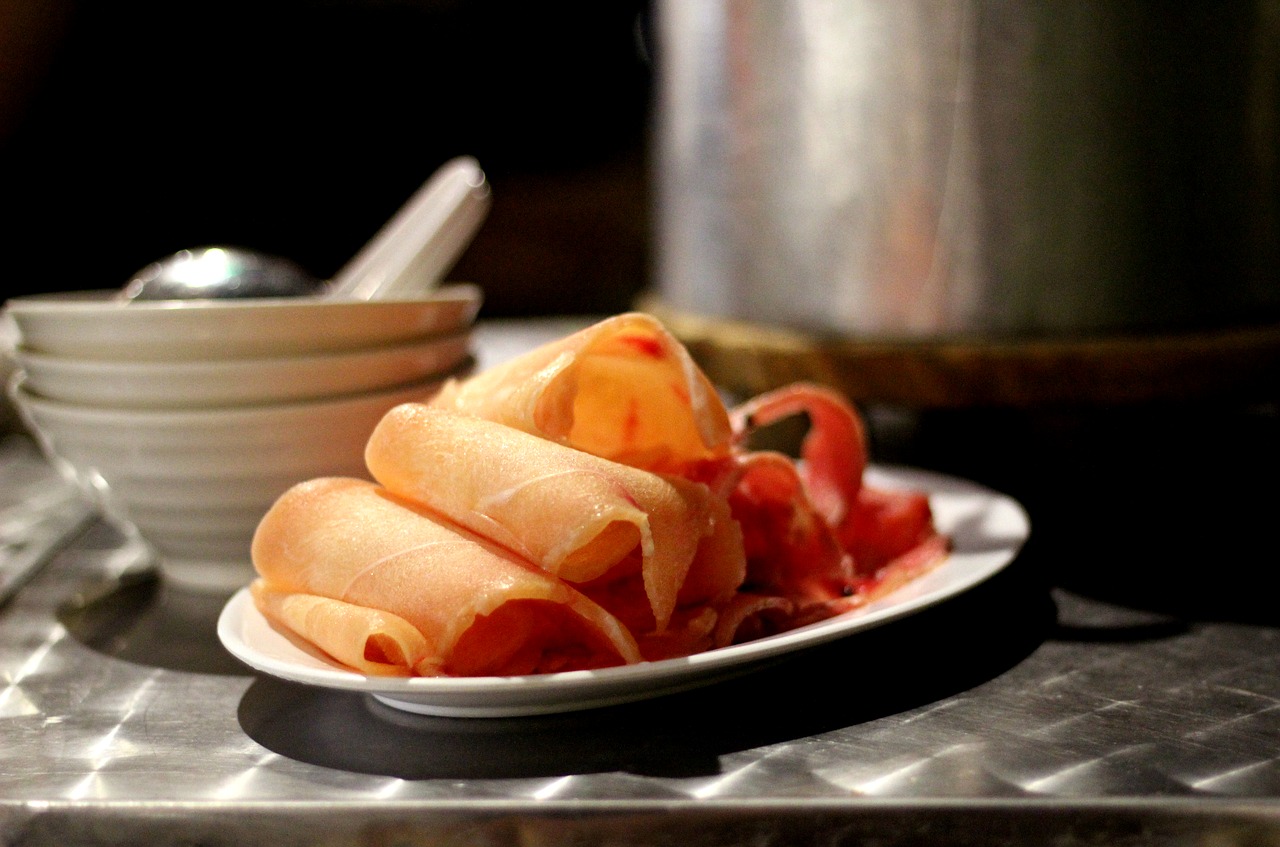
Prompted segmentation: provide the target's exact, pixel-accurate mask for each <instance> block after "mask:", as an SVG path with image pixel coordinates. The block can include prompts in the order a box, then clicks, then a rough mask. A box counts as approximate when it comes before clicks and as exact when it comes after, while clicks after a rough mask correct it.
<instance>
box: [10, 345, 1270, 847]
mask: <svg viewBox="0 0 1280 847" xmlns="http://www.w3.org/2000/svg"><path fill="white" fill-rule="evenodd" d="M564 328H565V326H563V325H556V326H555V328H554V329H553V330H551V333H550V334H553V335H554V334H558V333H559V332H560V331H561V330H562V329H564ZM512 331H514V330H513V328H512V327H503V328H502V329H501V330H500V332H499V334H498V337H497V338H492V337H491V336H490V335H488V334H487V331H486V330H484V329H482V331H481V332H480V333H479V335H478V343H480V344H484V343H485V341H486V339H491V340H494V341H496V342H498V343H497V345H496V347H497V348H500V349H499V353H500V354H501V355H507V354H508V353H509V352H511V351H515V350H518V349H519V348H520V347H521V346H522V344H521V342H520V341H519V340H518V339H517V338H516V337H514V336H512V334H511V332H512ZM545 334H546V333H545V328H544V332H543V334H541V335H537V334H535V335H533V336H524V338H525V341H526V342H531V341H534V340H540V339H541V338H543V337H544V336H545ZM490 349H494V348H490ZM892 418H893V416H892V415H889V414H885V413H880V414H876V415H872V417H871V420H870V422H871V424H872V429H873V430H874V431H876V432H880V433H882V434H889V433H898V434H899V435H902V437H903V440H902V442H901V445H909V448H910V454H911V455H913V456H914V457H916V458H917V459H919V460H921V461H924V462H926V463H928V464H930V465H934V464H937V465H938V466H945V467H942V469H943V470H946V471H949V472H951V471H954V472H961V473H969V472H972V471H974V469H976V468H983V467H985V468H987V469H988V473H990V474H992V475H991V476H989V477H988V478H987V479H986V480H985V481H987V482H988V483H990V484H993V485H996V486H998V487H1006V483H1008V484H1009V486H1008V487H1009V488H1010V489H1011V490H1013V491H1014V493H1016V494H1018V496H1020V497H1021V498H1022V499H1024V502H1026V503H1027V505H1028V507H1029V509H1030V510H1031V512H1032V520H1033V527H1034V529H1033V536H1032V539H1031V542H1030V543H1029V545H1028V548H1027V550H1026V551H1025V553H1024V554H1023V555H1022V556H1021V557H1020V558H1019V560H1018V561H1017V562H1015V563H1014V565H1012V566H1011V567H1010V568H1009V569H1008V570H1006V571H1005V572H1003V573H1001V574H1000V575H998V576H997V577H996V578H994V579H992V580H991V581H989V582H988V583H985V584H983V585H981V586H979V587H977V588H976V589H974V590H972V591H970V592H968V593H966V594H964V595H961V596H960V597H957V598H955V599H954V600H952V601H949V602H947V603H945V604H943V605H941V606H939V607H937V608H934V609H930V610H928V611H926V612H924V613H921V614H918V615H915V616H913V617H911V618H908V619H905V620H902V621H899V622H896V623H893V624H891V625H888V626H885V627H883V628H881V629H878V630H873V631H871V632H868V633H864V634H861V635H858V636H856V637H853V638H849V639H846V640H845V641H842V642H838V643H836V644H831V645H827V646H825V647H822V648H819V649H815V650H813V651H811V652H809V653H806V654H804V655H802V656H797V657H795V659H794V660H793V661H788V662H786V663H783V664H781V665H778V666H775V667H772V668H769V669H767V670H762V671H761V672H759V673H757V674H753V675H750V676H747V677H743V678H740V679H738V680H734V681H731V682H728V683H725V684H723V685H717V686H714V687H712V688H709V689H705V690H701V691H696V692H689V693H686V694H680V695H675V696H671V697H667V698H663V699H661V700H657V701H652V702H650V703H645V704H634V705H631V706H620V707H615V708H609V709H601V710H596V711H592V712H584V713H578V714H574V715H562V716H548V717H539V718H521V719H493V720H468V719H449V718H431V717H426V716H418V715H410V714H406V713H401V712H397V711H395V710H392V709H390V708H388V707H385V706H381V705H379V704H378V703H376V702H375V701H373V700H371V699H368V698H365V697H363V696H361V695H358V694H350V693H342V692H334V691H326V690H320V689H311V688H306V687H303V686H298V685H294V684H289V683H285V682H281V681H277V680H273V679H270V678H267V677H260V676H256V675H254V674H252V673H250V672H249V671H248V670H247V669H246V668H244V667H243V666H241V665H239V664H238V663H237V662H235V661H234V660H233V659H232V658H231V657H230V656H229V655H228V654H227V653H226V652H225V651H224V650H223V649H222V648H221V645H220V644H219V643H218V642H217V639H216V635H215V631H214V624H215V620H216V616H217V614H218V612H219V610H220V609H221V606H222V603H223V601H224V600H225V597H223V596H221V595H218V594H202V593H193V592H190V591H185V590H182V589H180V588H176V587H173V586H169V585H166V584H164V583H163V582H159V581H157V580H155V579H153V578H150V577H148V575H147V573H146V572H145V571H141V572H131V571H130V569H129V564H130V559H131V557H133V556H135V555H136V554H135V553H134V552H132V551H131V549H130V547H129V545H128V544H127V543H126V542H125V541H124V540H122V539H121V538H120V537H119V536H118V535H117V534H116V533H115V532H114V531H113V530H111V529H110V528H109V527H108V526H107V525H106V524H96V525H94V526H92V527H91V528H90V529H89V530H88V531H87V532H86V533H85V534H83V535H82V536H79V537H78V538H76V539H75V540H74V541H73V542H72V543H71V544H70V545H69V546H67V547H66V548H64V549H63V550H61V551H60V552H59V553H57V554H56V556H55V557H54V558H53V560H52V561H51V562H50V564H49V565H48V567H47V568H45V569H44V570H43V571H42V572H41V573H40V574H39V575H37V576H36V577H35V578H34V579H32V580H31V581H30V582H28V583H27V584H26V585H24V586H23V587H22V589H21V590H20V591H19V592H18V593H17V594H16V595H15V596H14V598H13V599H12V600H11V602H10V603H9V604H8V605H6V606H5V607H3V608H0V843H3V844H13V845H19V844H20V845H46V844H48V845H55V844H56V845H66V844H139V843H145V844H174V845H178V844H182V845H190V844H196V843H199V844H207V845H222V844H227V845H231V844H236V845H259V844H261V845H273V847H291V845H304V844H308V845H314V844H324V845H346V844H353V845H355V844H361V845H367V844H386V845H397V844H419V843H431V844H459V845H463V844H466V845H475V844H486V845H487V844H494V845H496V844H520V845H538V844H548V845H550V844H556V845H563V844H566V843H610V844H627V845H632V844H634V845H641V844H689V843H698V844H700V845H701V844H710V845H721V844H723V845H730V844H744V843H749V844H753V845H773V844H797V843H799V844H846V843H847V844H855V843H882V844H930V845H936V844H944V845H946V844H951V845H970V844H972V845H979V844H981V845H1002V844H1008V845H1023V844H1044V843H1053V844H1055V845H1077V844H1078V845H1096V844H1108V845H1147V844H1161V845H1165V844H1168V845H1184V844H1185V845H1193V844H1195V845H1202V844H1209V843H1212V844H1251V845H1252V844H1275V843H1280V626H1277V620H1278V619H1277V617H1276V615H1275V613H1274V604H1273V602H1272V601H1271V600H1270V599H1269V597H1268V596H1266V595H1265V594H1264V593H1263V592H1260V591H1258V590H1256V587H1257V586H1259V585H1263V584H1266V583H1264V582H1260V581H1258V578H1257V576H1256V574H1257V572H1258V570H1259V569H1261V568H1264V567H1266V566H1267V565H1266V560H1265V559H1263V558H1257V557H1256V555H1255V554H1258V552H1259V551H1264V550H1269V549H1271V548H1270V546H1269V545H1268V543H1267V542H1268V539H1270V538H1271V536H1272V534H1273V533H1272V531H1271V530H1270V529H1269V527H1270V526H1271V525H1273V520H1270V519H1269V518H1268V517H1267V516H1271V518H1273V517H1274V508H1275V505H1276V498H1275V494H1274V492H1271V493H1264V494H1262V495H1249V494H1247V493H1246V490H1245V488H1243V487H1238V486H1237V484H1236V483H1237V481H1238V480H1241V479H1250V478H1253V477H1256V476H1263V477H1266V478H1269V479H1274V478H1275V476H1276V475H1277V472H1278V471H1280V462H1277V454H1278V453H1280V448H1278V447H1277V445H1278V444H1280V440H1278V439H1277V438H1276V436H1277V432H1278V430H1280V423H1278V422H1280V416H1278V415H1277V410H1276V409H1274V408H1266V409H1263V410H1260V411H1259V410H1254V411H1250V412H1249V413H1248V414H1246V415H1244V416H1235V415H1229V416H1227V417H1226V418H1220V416H1216V415H1215V416H1213V417H1209V416H1205V417H1196V416H1191V415H1185V414H1184V415H1183V416H1181V418H1179V419H1177V420H1171V419H1169V418H1168V415H1167V414H1166V413H1165V411H1164V410H1158V411H1157V412H1153V413H1152V415H1151V417H1141V418H1131V419H1129V423H1128V424H1126V425H1123V426H1119V425H1116V424H1114V423H1112V424H1110V425H1108V426H1107V427H1106V428H1105V430H1104V431H1103V432H1102V433H1100V434H1097V435H1090V434H1089V431H1088V430H1087V429H1086V430H1084V431H1083V433H1076V432H1073V433H1072V435H1071V438H1069V439H1064V440H1063V441H1062V443H1064V444H1066V443H1069V444H1070V445H1072V446H1069V447H1059V448H1058V449H1056V450H1055V451H1054V452H1052V453H1047V452H1046V451H1045V450H1044V449H1043V448H1044V442H1043V440H1042V437H1043V436H1045V435H1046V433H1048V432H1050V431H1051V430H1052V428H1053V427H1054V426H1060V424H1059V423H1057V422H1055V423H1053V424H1052V425H1049V426H1045V427H1042V428H1040V429H1038V430H1036V431H1034V432H1032V433H1031V434H1030V435H1029V436H1027V437H1026V438H1025V440H1022V439H1020V438H1019V437H1017V436H1016V435H1014V433H1019V432H1024V430H1023V429H1021V428H1020V425H1014V424H1011V423H1009V421H1011V420H1012V421H1020V420H1021V417H1020V416H1011V417H1010V418H1008V419H1003V420H1005V421H1006V422H1005V423H1003V424H1002V423H1001V421H1000V420H986V419H982V420H979V421H977V422H975V424H974V425H972V426H970V425H964V424H961V423H959V422H960V421H964V420H969V419H968V418H966V417H964V416H957V417H954V418H947V419H946V420H945V421H943V424H944V430H945V432H946V433H947V434H948V438H946V439H939V438H938V437H937V436H936V435H931V434H930V424H929V423H928V422H924V423H917V424H911V425H909V426H903V425H901V424H902V421H901V420H899V421H898V422H897V424H896V425H895V424H894V421H893V420H892ZM1219 419H1222V420H1224V421H1225V422H1224V423H1222V424H1221V425H1219V426H1217V427H1215V426H1214V425H1213V424H1212V423H1211V421H1213V420H1219ZM1152 421H1165V424H1164V425H1163V426H1162V427H1161V426H1153V425H1152ZM913 427H918V428H916V429H914V430H913ZM1188 432H1192V433H1195V434H1196V438H1197V439H1200V440H1201V441H1200V442H1198V443H1203V444H1212V445H1214V447H1215V456H1216V461H1214V462H1205V461H1199V460H1196V461H1192V462H1186V461H1179V462H1171V461H1170V459H1169V457H1170V456H1173V455H1176V453H1177V451H1176V450H1175V449H1171V448H1173V447H1176V446H1177V445H1183V446H1185V445H1186V444H1187V443H1188V440H1189V439H1188V438H1187V433H1188ZM1104 445H1110V446H1109V448H1108V449H1105V450H1104V449H1103V447H1104ZM875 448H876V450H877V452H878V453H879V455H881V456H891V457H894V456H898V455H905V454H906V451H905V450H904V449H902V447H901V446H900V445H899V444H896V443H895V442H894V441H893V440H892V439H891V438H888V437H882V438H881V439H880V440H878V441H877V443H876V444H875ZM1118 455H1121V456H1130V458H1129V459H1128V460H1127V461H1126V462H1125V463H1124V464H1121V465H1115V464H1112V462H1113V461H1115V456H1118ZM1001 456H1003V457H1004V461H1002V462H998V463H996V460H997V459H998V458H999V457H1001ZM943 457H950V458H948V459H945V460H944V459H943ZM1244 457H1250V461H1248V462H1244V461H1241V459H1242V458H1244ZM0 459H2V460H3V465H2V466H0V478H3V479H5V480H6V481H7V480H10V479H22V480H25V481H26V483H27V485H29V484H30V483H32V482H37V481H38V480H39V479H40V477H41V475H42V474H48V475H50V476H49V477H48V478H49V479H50V480H53V479H54V477H53V476H52V475H51V471H49V469H48V468H47V467H46V466H44V465H43V460H42V459H40V457H39V455H38V453H36V452H35V450H34V448H33V447H29V448H27V449H12V450H6V451H4V452H2V453H0ZM993 463H994V464H993ZM997 466H998V467H1000V468H1003V469H1005V470H1007V471H1008V472H1010V473H1011V474H1012V473H1013V472H1015V471H1016V475H1010V476H1008V477H1001V476H1000V475H999V474H998V473H996V472H995V471H994V470H993V469H994V468H996V467H997ZM1069 472H1073V473H1074V474H1075V476H1074V477H1071V476H1069V475H1068V474H1069ZM1069 479H1070V480H1075V482H1072V484H1071V485H1069V486H1068V485H1065V484H1064V481H1066V480H1069ZM1144 480H1146V481H1145V482H1144ZM1018 481H1021V482H1018ZM1028 481H1030V482H1034V483H1035V484H1034V485H1032V484H1028ZM1023 485H1025V486H1026V487H1021V486H1023ZM18 490H25V491H28V492H29V491H30V488H29V487H27V486H26V485H24V487H23V488H22V489H18V488H9V487H8V486H4V487H0V507H3V506H5V505H8V504H9V501H8V500H4V499H3V498H11V497H14V496H16V495H15V494H14V493H13V492H15V491H18ZM1179 503H1181V504H1183V506H1181V507H1179V506H1178V505H1177V504H1179ZM1195 516H1198V517H1199V518H1200V519H1202V520H1203V524H1202V525H1201V524H1198V523H1197V522H1196V521H1195V520H1193V517H1195ZM1229 518H1230V519H1229ZM1232 520H1234V521H1235V523H1234V524H1233V523H1232ZM1269 520H1270V523H1268V521H1269ZM1224 527H1229V531H1227V530H1226V529H1224ZM1118 528H1127V534H1121V535H1118V536H1117V535H1116V530H1117V529H1118ZM121 573H124V574H126V575H128V574H131V573H132V576H126V577H124V578H121V577H120V576H119V574H121Z"/></svg>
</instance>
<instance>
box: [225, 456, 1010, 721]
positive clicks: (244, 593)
mask: <svg viewBox="0 0 1280 847" xmlns="http://www.w3.org/2000/svg"><path fill="white" fill-rule="evenodd" d="M867 481H868V482H869V483H871V484H874V485H880V486H884V487H893V488H912V489H916V490H922V491H926V492H928V494H929V499H930V502H931V504H932V506H933V510H934V518H935V521H936V523H937V526H938V528H939V529H940V530H941V531H942V532H944V533H947V534H949V535H950V536H951V538H952V541H953V543H954V549H953V551H952V553H951V555H950V556H949V557H948V558H947V560H946V561H944V562H943V563H942V564H941V565H939V566H938V567H937V568H935V569H934V570H932V571H930V572H929V573H927V574H925V575H924V576H922V577H920V578H918V579H916V580H914V581H913V582H911V583H910V584H908V585H906V586H904V587H903V588H901V589H899V590H898V591H895V592H893V593H892V594H889V595H886V596H885V597H883V598H881V599H880V600H877V601H876V602H874V603H871V604H869V605H868V606H866V607H864V608H862V609H858V610H856V611H853V612H849V613H846V614H844V615H840V616H838V617H835V618H831V619H829V620H825V621H821V622H819V623H816V624H811V625H809V626H806V627H802V628H800V629H795V630H791V631H790V632H785V633H781V634H779V635H773V636H769V637H766V638H761V639H758V640H756V641H750V642H747V643H745V644H735V645H733V646H731V647H722V648H720V649H718V650H708V651H707V652H705V653H699V654H697V655H694V656H689V657H687V658H682V659H667V660H664V661H660V662H644V663H641V664H637V665H628V666H625V667H617V668H605V669H603V670H597V671H571V672H568V673H556V674H541V675H531V676H519V677H475V678H452V677H445V678H441V677H413V678H376V677H367V676H364V675H363V674H359V673H355V672H353V671H350V670H347V669H345V668H343V667H342V666H340V665H338V664H335V663H334V662H332V661H330V660H328V659H326V658H325V657H324V656H323V655H322V654H320V653H319V652H318V651H314V650H311V649H310V648H308V647H306V646H303V645H301V643H300V642H299V641H297V640H296V639H291V638H289V637H287V636H285V635H284V634H282V633H281V632H279V631H277V630H276V629H275V628H273V627H272V626H271V625H270V624H269V623H267V621H266V619H265V618H264V617H263V616H262V615H261V614H260V613H259V612H258V610H257V608H256V607H255V606H254V605H253V601H252V599H251V598H250V596H249V592H248V589H247V588H246V589H242V590H240V591H239V592H237V593H236V594H235V596H233V597H232V598H231V600H230V601H229V602H228V603H227V605H226V607H225V608H224V609H223V611H222V615H221V616H220V617H219V619H218V637H219V638H220V639H221V640H222V643H223V645H224V646H225V647H226V648H227V649H228V650H229V651H230V652H231V653H232V655H234V656H236V657H237V658H239V659H240V660H241V661H243V662H244V663H245V664H247V665H249V666H250V667H252V668H255V669H256V670H259V671H262V672H263V673H266V674H269V675H272V676H275V677H279V678H281V679H285V680H289V681H292V682H300V683H304V684H308V685H316V686H322V687H326V688H334V689H342V690H351V691H362V692H365V693H367V694H371V695H372V696H373V697H375V698H376V699H378V700H379V701H381V702H383V703H385V704H386V705H388V706H392V707H394V708H397V709H402V710H405V711H409V712H415V713H418V714H427V715H442V716H447V717H512V716H520V715H538V714H550V713H554V712H569V711H575V710H579V709H589V708H595V707H598V706H609V705H615V704H618V703H626V702H630V701H634V700H641V699H645V698H650V697H657V696H660V695H664V694H671V693H674V692H677V691H682V690H686V689H689V688H694V687H697V686H702V685H707V684H710V683H712V682H716V681H718V680H722V679H726V678H729V677H732V676H737V675H739V674H742V673H746V672H748V671H750V670H752V669H754V668H757V667H760V666H763V665H764V664H765V663H767V662H771V661H773V660H776V659H779V658H782V657H784V656H786V655H787V654H789V653H793V652H796V651H799V650H802V649H804V648H808V647H813V646H816V645H819V644H822V643H825V642H828V641H832V640H834V639H837V638H843V637H846V636H849V635H852V634H854V633H857V632H860V631H863V630H866V629H870V628H872V627H874V626H878V625H880V624H883V623H886V622H888V621H891V620H895V619H898V618H902V617H905V616H906V615H910V614H912V613H915V612H918V611H920V610H921V609H924V608H926V607H928V606H932V605H934V604H936V603H939V602H941V601H943V600H946V599H948V598H950V597H953V596H955V595H957V594H959V593H961V592H963V591H966V590H967V589H969V588H972V587H973V586H975V585H977V584H978V583H980V582H982V581H984V580H986V579H988V578H989V577H991V576H992V575H994V574H996V573H998V572H999V571H1000V570H1002V569H1003V568H1004V567H1005V566H1007V565H1008V564H1009V563H1010V562H1012V561H1013V560H1014V557H1015V556H1016V555H1017V553H1018V551H1019V550H1020V549H1021V548H1022V545H1023V544H1024V543H1025V542H1026V540H1027V537H1028V536H1029V534H1030V531H1031V523H1030V520H1029V519H1028V517H1027V514H1026V511H1025V510H1024V509H1023V508H1022V506H1021V505H1020V504H1019V503H1017V502H1016V501H1015V500H1013V499H1012V498H1010V497H1007V496H1005V495H1003V494H1000V493H997V492H995V491H992V490H990V489H988V488H984V487H982V486H980V485H977V484H976V483H972V482H969V481H966V480H961V479H957V478H954V477H949V476H943V475H941V474H935V473H929V472H925V471H918V470H913V469H904V468H893V469H889V468H871V469H869V471H868V473H867Z"/></svg>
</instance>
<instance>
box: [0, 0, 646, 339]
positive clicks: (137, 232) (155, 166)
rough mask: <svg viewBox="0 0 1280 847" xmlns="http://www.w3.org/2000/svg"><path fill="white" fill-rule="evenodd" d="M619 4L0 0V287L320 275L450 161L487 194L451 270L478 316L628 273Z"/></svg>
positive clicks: (641, 96)
mask: <svg viewBox="0 0 1280 847" xmlns="http://www.w3.org/2000/svg"><path fill="white" fill-rule="evenodd" d="M646 17H647V16H646V6H645V3H644V2H641V0H611V2H564V3H516V2H511V3H504V2H493V1H492V0H471V2H461V0H459V1H458V2H451V0H394V2H393V0H371V1H370V2H358V0H263V2H244V1H243V0H231V2H213V1H212V0H194V2H187V0H184V2H167V3H158V2H157V3H149V2H138V0H122V1H121V2H110V3H102V2H91V0H0V204H3V209H4V212H5V215H4V217H5V218H6V219H7V220H8V223H6V224H4V225H3V227H0V232H3V239H2V241H0V244H3V248H4V253H5V264H6V272H5V273H4V275H3V279H4V283H3V287H0V298H3V297H9V296H14V295H17V294H24V293H31V292H37V291H57V290H81V289H92V288H114V287H117V286H119V285H122V284H123V283H124V282H125V281H126V280H127V279H128V278H129V276H131V275H132V274H133V273H134V272H135V271H137V270H139V269H140V268H142V267H143V266H144V265H146V264H147V263H149V262H151V261H153V260H155V259H158V258H160V257H161V256H164V255H167V254H169V253H171V252H173V251H175V250H179V249H182V248H186V247H197V246H202V245H206V244H231V245H239V246H245V247H252V248H256V249H259V250H264V251H267V252H271V253H276V254H278V255H283V256H287V257H289V258H291V259H294V260H295V261H298V262H300V263H301V264H302V265H303V266H304V267H306V268H307V269H308V270H310V271H311V272H312V273H314V274H316V275H319V276H329V275H331V274H333V273H334V272H336V271H337V270H338V269H339V268H340V267H341V266H342V265H343V264H344V263H345V262H346V261H347V260H348V259H350V258H351V257H352V256H354V254H355V253H356V251H357V250H359V248H360V247H361V246H362V245H363V244H364V243H365V242H366V241H367V240H368V239H369V238H371V237H372V236H373V234H374V233H375V232H376V231H377V229H378V227H379V226H381V225H382V224H383V223H384V222H385V221H386V220H387V219H388V218H389V217H390V216H391V215H392V214H393V213H394V212H395V211H396V210H397V209H398V208H399V207H400V205H401V204H402V203H403V202H404V201H405V200H407V199H408V197H409V196H410V195H411V194H412V193H413V191H414V190H415V189H416V188H418V186H419V185H421V184H422V182H423V181H425V180H426V178H427V177H428V176H429V175H430V174H431V173H432V172H433V171H434V170H435V169H436V168H437V167H439V166H440V165H441V164H442V163H444V162H445V161H446V160H448V159H449V158H451V157H453V156H456V155H461V154H470V155H473V156H475V157H476V158H477V159H478V160H479V161H480V163H481V165H482V167H484V169H485V171H486V173H487V175H488V177H489V180H490V182H491V184H492V187H493V207H492V210H491V212H490V215H489V218H488V219H487V221H486V222H485V225H484V227H483V228H482V230H481V232H480V234H479V235H478V236H477V238H476V240H475V241H474V242H473V244H472V246H471V248H470V249H469V250H468V252H467V253H466V254H465V255H464V256H463V258H462V259H461V260H460V262H459V264H458V265H457V267H456V268H455V269H454V272H453V273H451V274H450V275H449V276H450V279H454V280H465V281H470V282H475V283H477V284H479V285H481V286H482V287H483V288H484V290H485V295H486V302H485V309H484V313H485V314H487V315H490V316H499V315H520V314H549V313H604V312H612V311H617V310H620V309H623V308H626V307H627V306H628V305H629V304H630V303H631V302H632V299H633V297H634V295H635V294H636V293H637V292H638V290H639V289H640V288H641V287H642V286H643V285H644V283H645V280H646V276H647V272H648V271H647V264H648V230H649V221H648V215H649V201H648V193H647V192H648V180H647V167H648V164H647V161H646V151H645V147H646V142H647V138H646V134H647V119H648V109H649V94H650V88H651V65H650V63H649V61H648V58H647V50H648V46H647V44H646V39H645V37H644V32H645V31H646V28H645V26H644V24H645V22H646Z"/></svg>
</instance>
